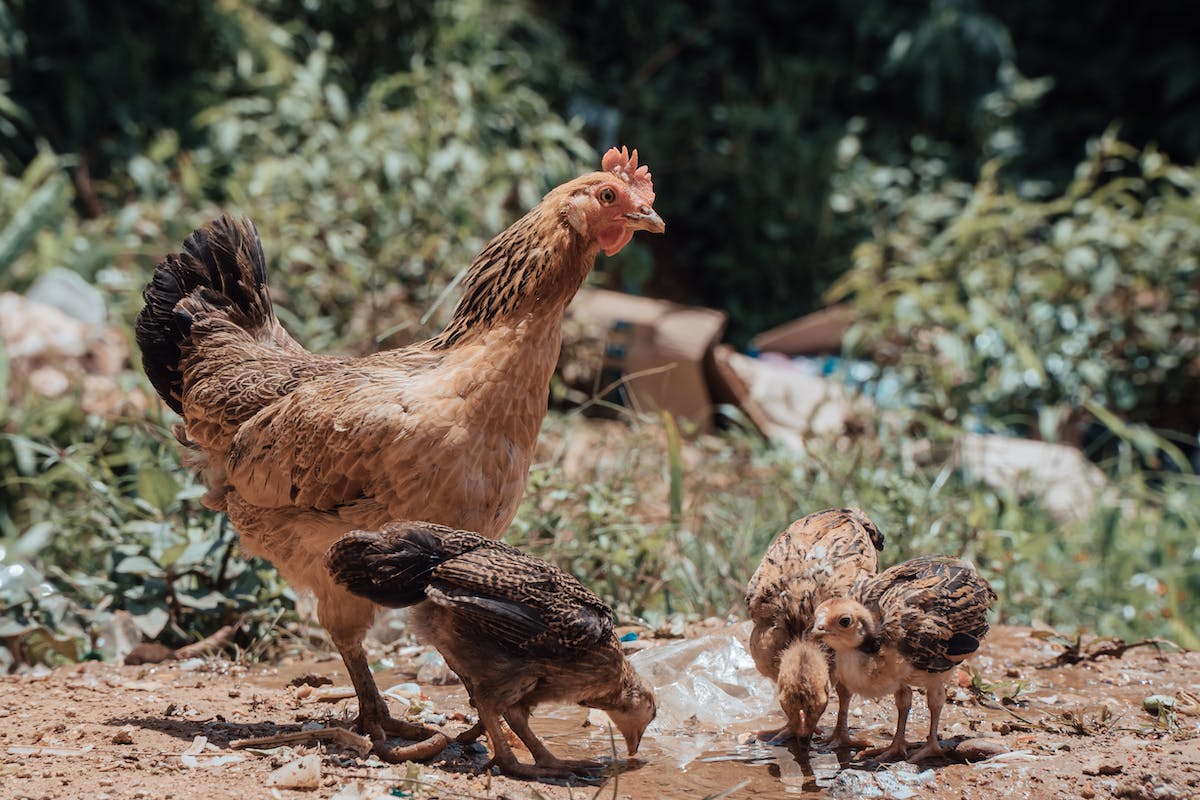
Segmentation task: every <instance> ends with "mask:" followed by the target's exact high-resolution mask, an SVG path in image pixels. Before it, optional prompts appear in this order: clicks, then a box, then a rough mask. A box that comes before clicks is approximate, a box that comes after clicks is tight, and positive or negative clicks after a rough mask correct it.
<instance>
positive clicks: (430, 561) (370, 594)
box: [325, 522, 507, 608]
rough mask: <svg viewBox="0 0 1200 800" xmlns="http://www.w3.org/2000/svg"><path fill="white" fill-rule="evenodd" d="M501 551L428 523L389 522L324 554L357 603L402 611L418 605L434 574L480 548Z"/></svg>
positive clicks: (357, 533) (356, 534)
mask: <svg viewBox="0 0 1200 800" xmlns="http://www.w3.org/2000/svg"><path fill="white" fill-rule="evenodd" d="M496 546H499V547H501V548H506V547H507V545H503V544H501V543H499V542H493V541H492V540H490V539H487V538H484V537H483V536H480V535H479V534H477V533H471V532H469V531H457V530H454V529H452V528H447V527H444V526H442V525H434V524H432V523H429V522H393V523H391V524H389V525H387V526H385V527H384V528H383V530H381V531H379V532H378V533H371V532H367V531H353V532H351V533H348V534H346V535H345V536H343V537H342V538H341V539H339V540H338V541H336V542H334V544H333V546H332V547H330V548H329V553H328V554H327V555H326V557H325V564H326V566H327V567H328V568H329V571H330V573H332V574H333V577H334V579H335V580H337V582H338V583H340V584H341V585H342V586H344V587H346V588H347V589H349V590H350V591H351V592H353V593H354V594H356V595H359V596H360V597H365V598H367V599H368V600H372V601H374V602H376V603H379V604H380V605H382V606H389V607H391V608H401V607H403V606H411V605H414V604H416V603H420V602H421V601H423V600H424V599H425V589H426V587H428V586H429V583H430V581H431V580H432V578H433V573H434V570H435V569H437V567H438V566H439V565H441V564H444V563H446V562H447V561H449V560H450V559H452V558H455V557H457V556H460V555H462V554H463V553H466V552H468V551H471V550H475V549H476V548H479V547H496Z"/></svg>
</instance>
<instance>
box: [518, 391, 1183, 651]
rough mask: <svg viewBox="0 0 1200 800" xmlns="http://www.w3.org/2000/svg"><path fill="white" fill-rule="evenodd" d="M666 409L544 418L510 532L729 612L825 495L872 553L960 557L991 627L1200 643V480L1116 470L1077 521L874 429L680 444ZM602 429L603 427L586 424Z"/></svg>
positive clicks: (671, 606) (536, 546) (683, 603)
mask: <svg viewBox="0 0 1200 800" xmlns="http://www.w3.org/2000/svg"><path fill="white" fill-rule="evenodd" d="M673 425H674V422H673V421H672V420H670V419H667V420H666V421H665V422H664V421H663V420H662V419H659V418H643V419H641V420H637V421H635V422H634V424H633V425H632V426H627V425H625V424H623V423H619V422H584V421H583V420H581V419H580V418H579V417H578V416H577V415H565V416H552V417H551V418H550V419H549V420H548V421H547V424H546V428H545V431H544V433H543V437H544V446H543V448H542V456H543V457H542V459H541V460H540V461H539V462H538V463H537V464H536V465H535V467H534V470H533V475H532V480H531V482H530V488H529V493H528V495H527V496H526V499H525V502H524V505H523V506H522V508H521V511H520V513H519V514H518V517H517V522H516V524H515V526H514V530H513V531H512V532H511V533H510V535H509V537H508V538H509V539H510V540H511V541H514V542H515V543H517V544H519V545H522V546H525V547H528V548H529V549H530V550H532V551H533V552H536V553H537V554H538V555H541V556H543V557H545V558H548V559H550V560H551V561H554V562H556V563H558V564H559V565H560V566H562V567H564V568H566V569H568V570H570V571H572V572H574V573H575V574H576V575H578V576H579V577H580V578H581V579H582V580H584V582H585V583H587V584H588V585H590V586H592V587H593V588H594V589H595V590H596V591H597V592H598V593H600V594H601V595H602V596H604V597H605V599H607V600H608V601H609V602H611V603H613V604H614V605H615V606H616V607H618V608H619V609H620V610H621V611H622V613H624V614H627V615H632V616H638V617H643V618H645V619H647V620H648V621H650V622H652V623H656V624H658V623H662V622H663V621H664V619H665V618H666V617H667V616H670V615H672V614H683V615H713V614H716V615H724V614H730V613H732V614H740V613H742V599H741V598H742V593H743V591H744V588H745V583H746V581H747V580H748V579H749V577H750V574H751V573H752V572H753V570H754V568H755V567H756V566H757V565H758V562H759V559H760V558H761V557H762V554H763V553H764V552H765V550H766V548H767V546H768V544H769V543H770V541H771V539H772V538H773V537H774V536H775V534H777V533H778V532H779V531H781V530H783V528H784V527H786V526H787V524H788V523H790V522H791V521H792V520H794V519H796V518H797V517H800V516H803V515H804V514H807V513H810V512H812V511H816V510H819V509H822V508H827V507H833V506H847V505H856V506H860V507H861V508H863V509H865V510H866V511H867V513H868V514H869V515H870V516H871V517H872V519H874V520H875V522H876V523H877V524H878V525H879V527H880V529H881V530H882V531H883V532H884V534H885V536H886V538H887V545H886V547H885V549H884V551H883V554H882V561H883V564H884V565H888V564H892V563H896V562H898V561H902V560H904V559H906V558H910V557H912V556H914V555H917V554H920V553H933V552H939V553H950V554H954V555H962V556H964V557H966V558H969V559H971V560H973V561H974V562H975V563H976V565H977V566H978V567H979V569H980V570H981V571H982V572H983V574H984V575H985V576H986V577H987V578H988V580H990V581H991V583H992V585H993V586H994V587H995V589H996V591H997V592H998V594H999V595H1000V602H999V603H997V605H996V608H997V611H998V613H999V618H1000V620H1001V621H1004V622H1012V623H1022V624H1032V623H1039V624H1047V625H1051V626H1054V627H1057V628H1060V629H1063V630H1076V629H1079V628H1085V629H1088V630H1091V631H1093V632H1098V633H1102V634H1105V635H1117V636H1126V637H1130V636H1166V637H1170V638H1173V639H1174V640H1176V641H1177V642H1179V643H1180V644H1183V645H1186V646H1197V645H1200V639H1198V638H1197V635H1196V633H1195V632H1194V631H1193V630H1192V629H1191V627H1190V626H1189V625H1188V624H1187V622H1186V621H1187V620H1189V619H1195V618H1197V616H1198V615H1200V601H1198V599H1197V598H1200V545H1198V544H1197V542H1200V481H1198V480H1197V478H1196V476H1194V475H1186V474H1155V473H1148V472H1143V471H1139V470H1137V469H1135V468H1133V467H1132V466H1131V465H1132V463H1133V461H1132V460H1128V461H1127V462H1126V463H1125V465H1124V466H1121V465H1119V464H1117V465H1109V466H1110V467H1112V469H1113V472H1112V476H1113V478H1114V481H1113V490H1112V491H1110V492H1108V493H1107V494H1105V495H1104V496H1103V499H1102V500H1101V501H1099V502H1098V504H1097V505H1096V507H1095V508H1093V509H1090V510H1089V511H1088V512H1087V513H1086V514H1085V515H1083V517H1082V518H1081V519H1079V520H1077V521H1072V522H1062V521H1058V520H1056V519H1055V518H1054V517H1053V516H1052V515H1051V514H1050V513H1049V512H1048V511H1046V510H1045V509H1043V508H1042V507H1041V506H1040V505H1039V504H1038V502H1037V501H1036V499H1033V498H1028V497H1022V496H1018V495H1016V494H1014V493H998V492H996V491H993V490H992V489H990V488H988V487H986V486H983V485H979V484H973V483H970V482H968V481H967V480H966V479H965V478H964V477H963V476H962V475H961V474H960V473H959V472H958V471H957V470H956V469H954V467H953V464H952V462H951V460H950V455H949V452H950V448H948V447H947V448H938V447H936V446H935V448H934V451H935V452H937V451H939V450H942V449H944V451H945V456H944V457H935V458H933V459H932V460H927V461H924V462H919V460H917V459H913V458H911V457H910V456H909V455H908V453H909V451H910V448H909V447H908V443H911V441H912V439H911V437H910V436H909V435H908V434H907V433H905V432H904V431H903V430H901V429H898V428H895V427H890V426H886V425H885V426H881V427H880V429H879V430H878V431H876V432H875V433H874V434H870V435H863V436H860V437H856V438H853V439H850V438H843V439H839V440H830V441H820V440H818V441H813V442H811V443H810V445H809V447H808V449H807V451H806V452H804V453H796V452H792V451H788V450H785V449H781V448H778V447H774V446H772V445H770V444H768V443H765V442H763V441H762V440H761V439H760V438H759V437H758V436H757V434H754V433H751V432H748V431H744V430H733V431H729V432H726V433H723V434H721V435H715V436H714V435H706V436H698V437H692V438H690V439H687V440H685V441H683V443H682V444H679V445H676V444H675V442H676V439H675V435H674V433H673V432H672V431H673ZM597 428H599V430H597Z"/></svg>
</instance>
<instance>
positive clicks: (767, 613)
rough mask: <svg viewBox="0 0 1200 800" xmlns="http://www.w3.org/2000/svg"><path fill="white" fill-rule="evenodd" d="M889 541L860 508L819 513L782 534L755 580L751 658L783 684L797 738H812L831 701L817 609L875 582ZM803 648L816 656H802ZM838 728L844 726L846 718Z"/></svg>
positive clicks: (749, 601)
mask: <svg viewBox="0 0 1200 800" xmlns="http://www.w3.org/2000/svg"><path fill="white" fill-rule="evenodd" d="M883 539H884V537H883V534H882V533H880V531H879V528H878V527H877V526H876V525H875V523H873V522H872V521H871V519H870V518H869V517H868V516H867V515H866V513H864V512H863V511H862V510H861V509H857V508H831V509H826V510H824V511H818V512H816V513H813V514H809V515H808V516H806V517H803V518H802V519H799V520H797V521H796V522H793V523H792V524H791V525H790V526H789V527H788V528H787V529H786V530H784V531H783V532H782V533H780V534H779V535H778V536H777V537H776V538H775V541H774V542H772V543H771V546H770V547H769V548H768V550H767V553H766V555H765V556H764V557H763V560H762V563H761V564H759V566H758V569H757V570H755V572H754V575H753V576H752V577H751V578H750V583H749V585H748V587H747V590H746V607H747V609H748V610H749V612H750V619H751V620H752V621H753V623H754V628H753V631H752V632H751V634H750V653H751V655H752V656H753V657H754V663H755V665H756V666H757V667H758V670H759V672H761V673H762V674H763V675H765V676H766V677H768V678H770V679H771V680H773V681H775V682H776V683H777V685H778V688H779V696H780V704H781V705H782V706H783V708H784V713H785V715H786V716H787V717H788V723H789V725H788V727H789V729H791V731H792V732H793V733H794V734H796V735H798V736H801V737H805V736H808V735H811V733H812V730H813V729H814V728H815V726H816V724H817V719H818V718H819V717H820V716H821V712H823V711H824V709H825V705H826V703H827V702H828V696H829V694H828V686H827V684H828V680H829V669H828V667H827V666H826V662H827V658H826V653H825V652H824V651H821V652H815V651H817V650H818V648H817V646H816V645H814V644H813V643H812V640H811V631H812V626H813V621H814V614H815V610H816V607H817V605H818V604H820V603H821V602H822V601H824V600H826V599H828V598H831V597H841V596H844V595H846V594H848V593H849V592H850V591H851V589H852V588H853V587H854V586H855V585H857V584H860V583H862V582H863V581H864V580H866V579H867V578H869V577H872V576H874V575H875V573H876V569H877V565H878V557H877V551H878V550H882V549H883V543H884V542H883ZM802 649H808V650H812V651H814V652H811V653H810V652H796V651H798V650H802ZM785 653H788V655H787V657H785ZM781 668H782V669H781ZM839 722H841V723H843V727H844V720H843V718H842V716H841V715H840V714H839ZM841 732H842V731H841V728H839V731H838V732H837V733H835V736H837V735H840V733H841Z"/></svg>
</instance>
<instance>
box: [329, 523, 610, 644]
mask: <svg viewBox="0 0 1200 800" xmlns="http://www.w3.org/2000/svg"><path fill="white" fill-rule="evenodd" d="M327 563H328V566H329V569H330V572H332V573H333V576H334V578H335V579H336V580H337V581H338V582H339V583H341V584H342V585H344V586H345V587H346V588H347V589H349V590H350V591H351V592H354V593H355V594H358V595H361V596H363V597H367V598H369V599H371V600H373V601H375V602H377V603H380V604H381V605H387V606H393V607H399V606H404V605H413V604H415V603H419V602H423V601H425V600H430V601H432V602H434V603H437V604H438V605H440V606H442V607H444V608H447V609H450V610H451V611H453V612H454V615H455V622H456V625H457V626H458V627H459V628H460V630H462V632H463V634H464V635H481V636H485V637H487V638H488V639H490V640H492V641H493V642H495V643H497V644H500V645H502V646H503V647H505V649H508V650H511V651H514V652H523V653H530V654H533V655H550V654H554V653H561V652H567V651H571V650H575V649H580V648H589V647H594V646H596V645H597V644H600V643H602V642H605V641H606V640H607V639H609V638H610V637H611V636H612V631H613V616H612V611H611V609H609V608H608V606H606V605H605V604H604V603H603V602H602V601H601V600H600V598H598V597H596V596H595V595H594V594H593V593H592V592H590V591H588V590H587V589H586V588H585V587H584V586H583V585H582V584H581V583H579V581H577V580H576V579H575V578H573V577H571V576H570V575H568V574H566V573H565V572H563V571H562V570H559V569H558V568H556V567H554V566H551V565H550V564H547V563H546V562H544V561H542V560H540V559H537V558H533V557H532V556H528V555H525V554H524V553H522V552H521V551H519V550H517V549H516V548H514V547H511V546H509V545H507V544H504V543H503V542H496V541H493V540H491V539H487V538H484V537H483V536H479V535H478V534H475V533H470V532H468V531H456V530H452V529H450V528H445V527H443V526H440V525H432V524H429V523H412V522H405V523H394V524H392V525H389V526H387V527H385V528H384V529H383V531H381V532H379V533H367V532H362V531H356V532H354V533H351V534H348V535H347V536H345V537H343V538H342V539H340V540H339V541H338V542H336V543H335V544H334V545H333V547H331V548H330V551H329V556H328V560H327Z"/></svg>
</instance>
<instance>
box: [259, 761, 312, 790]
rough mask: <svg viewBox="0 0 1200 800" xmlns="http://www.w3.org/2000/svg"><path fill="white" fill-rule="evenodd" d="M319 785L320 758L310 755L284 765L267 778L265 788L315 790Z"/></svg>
mask: <svg viewBox="0 0 1200 800" xmlns="http://www.w3.org/2000/svg"><path fill="white" fill-rule="evenodd" d="M320 785H321V757H320V756H319V755H317V754H316V753H312V754H310V755H307V756H303V757H302V758H298V759H296V760H295V761H291V762H289V763H287V764H284V765H283V766H282V767H280V768H279V769H277V770H275V771H274V772H272V773H271V774H270V775H268V776H267V786H278V787H279V788H281V789H316V788H317V787H318V786H320Z"/></svg>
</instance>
